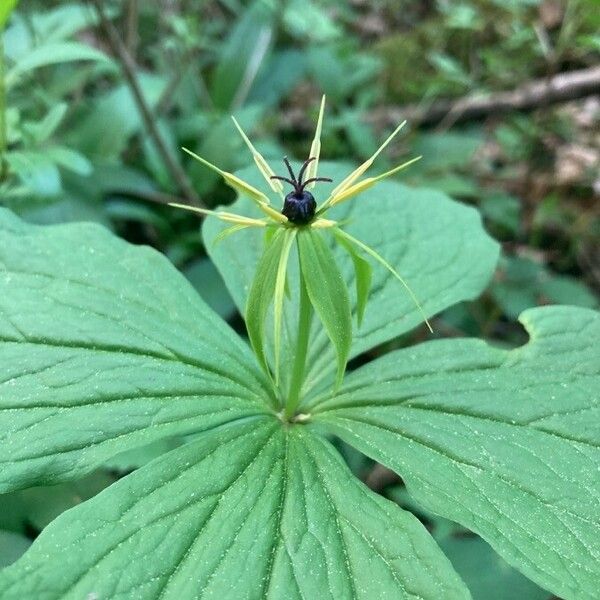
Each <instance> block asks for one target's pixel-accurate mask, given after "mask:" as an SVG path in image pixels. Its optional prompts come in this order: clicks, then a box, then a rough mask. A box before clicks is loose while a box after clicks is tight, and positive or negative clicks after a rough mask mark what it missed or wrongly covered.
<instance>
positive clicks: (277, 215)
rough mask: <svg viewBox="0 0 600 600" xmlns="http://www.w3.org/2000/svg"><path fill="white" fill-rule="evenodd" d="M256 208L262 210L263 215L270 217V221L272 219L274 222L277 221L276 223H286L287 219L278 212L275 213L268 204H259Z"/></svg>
mask: <svg viewBox="0 0 600 600" xmlns="http://www.w3.org/2000/svg"><path fill="white" fill-rule="evenodd" d="M258 208H260V210H262V211H263V212H264V213H265V215H267V217H270V218H271V219H273V220H274V221H277V222H278V223H283V224H285V223H287V222H288V218H287V217H286V216H285V215H282V214H281V213H280V212H278V211H276V210H275V209H274V208H271V207H270V206H269V205H268V204H264V203H259V204H258Z"/></svg>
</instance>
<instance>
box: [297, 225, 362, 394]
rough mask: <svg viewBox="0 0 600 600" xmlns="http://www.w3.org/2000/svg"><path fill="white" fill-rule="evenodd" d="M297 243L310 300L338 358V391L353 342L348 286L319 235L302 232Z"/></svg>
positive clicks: (308, 230) (306, 230)
mask: <svg viewBox="0 0 600 600" xmlns="http://www.w3.org/2000/svg"><path fill="white" fill-rule="evenodd" d="M297 240H298V252H299V255H300V269H301V272H302V277H303V278H304V282H305V285H306V291H307V292H308V297H309V299H310V302H311V304H312V306H313V308H314V309H315V312H316V313H317V315H318V317H319V319H320V321H321V323H323V326H324V327H325V331H326V332H327V336H328V337H329V339H330V340H331V343H332V344H333V346H334V348H335V351H336V354H337V362H338V370H337V379H336V387H339V385H340V384H341V381H342V377H343V375H344V370H345V368H346V363H347V362H348V356H349V354H350V345H351V342H352V313H351V310H350V299H349V298H348V290H347V289H346V282H345V281H344V278H343V276H342V274H341V272H340V269H339V267H338V265H337V263H336V262H335V257H334V256H333V253H332V252H331V250H330V249H329V246H328V245H327V243H326V242H325V241H324V239H323V234H322V233H321V232H320V231H318V230H315V229H310V228H306V229H303V230H301V231H299V232H298V236H297Z"/></svg>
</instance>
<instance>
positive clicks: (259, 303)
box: [245, 229, 286, 370]
mask: <svg viewBox="0 0 600 600" xmlns="http://www.w3.org/2000/svg"><path fill="white" fill-rule="evenodd" d="M285 243H286V236H285V235H284V232H283V230H281V229H279V230H277V231H276V232H275V235H274V236H273V237H272V238H270V239H269V240H268V242H267V244H266V247H265V249H264V253H263V255H262V256H261V257H260V259H259V260H258V264H257V266H256V274H255V276H254V279H253V280H252V286H251V287H250V292H249V294H248V302H247V306H246V311H245V313H246V329H247V330H248V337H249V338H250V343H251V344H252V348H254V352H255V353H256V356H257V358H258V360H259V362H260V363H261V365H262V366H263V368H264V369H265V370H268V363H267V357H266V353H265V344H264V338H265V321H266V319H267V313H268V311H269V307H270V306H271V302H272V300H273V295H274V294H275V282H276V280H277V269H278V267H279V259H280V257H281V254H282V252H283V248H284V246H285Z"/></svg>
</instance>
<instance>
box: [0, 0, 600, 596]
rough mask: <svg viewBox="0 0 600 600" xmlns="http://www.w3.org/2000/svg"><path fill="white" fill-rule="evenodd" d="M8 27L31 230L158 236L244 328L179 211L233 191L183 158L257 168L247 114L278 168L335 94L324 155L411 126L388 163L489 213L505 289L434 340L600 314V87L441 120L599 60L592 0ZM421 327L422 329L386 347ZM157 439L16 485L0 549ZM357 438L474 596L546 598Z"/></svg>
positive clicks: (196, 9)
mask: <svg viewBox="0 0 600 600" xmlns="http://www.w3.org/2000/svg"><path fill="white" fill-rule="evenodd" d="M0 27H1V28H3V29H4V32H3V52H2V53H1V54H2V64H1V65H0V66H1V72H0V75H1V77H0V81H1V84H2V85H1V86H0V152H1V159H0V204H2V205H5V206H7V207H9V208H11V209H12V210H13V211H15V212H16V213H18V214H19V215H20V216H22V217H23V218H25V219H27V220H29V221H31V222H36V223H59V222H68V221H80V220H88V221H89V220H91V221H97V222H99V223H102V224H103V225H105V226H106V227H108V228H110V229H112V230H113V231H114V232H115V233H116V234H117V235H120V236H122V237H124V238H125V239H127V240H129V241H131V242H133V243H143V244H149V245H151V246H154V247H155V248H157V249H158V250H160V251H161V252H163V253H164V254H165V255H166V256H168V257H169V259H170V260H171V261H172V262H173V263H174V264H175V266H176V267H178V268H179V269H180V270H181V271H182V272H183V273H184V274H185V275H186V276H187V277H188V279H189V280H190V282H191V283H192V284H193V285H194V286H195V287H196V288H197V289H198V291H199V293H200V294H202V295H203V296H204V298H205V299H206V300H207V301H208V302H209V303H210V304H211V306H213V308H215V309H216V310H217V312H218V313H219V314H220V315H222V316H223V317H224V318H226V319H228V320H229V321H230V322H231V323H232V325H233V326H234V327H236V328H237V329H238V330H239V331H241V332H243V324H242V322H241V319H240V317H239V315H237V314H236V311H235V307H234V305H233V303H232V301H231V299H230V298H229V295H228V293H227V291H226V290H225V288H224V286H223V283H222V281H221V279H220V276H219V274H218V273H217V271H216V269H215V268H214V267H213V266H212V264H211V263H210V262H209V261H208V260H207V259H206V253H205V251H204V249H203V246H202V240H201V237H200V233H199V222H198V220H197V219H195V218H194V217H193V216H190V215H189V214H188V213H185V212H182V211H176V210H174V209H170V208H168V207H165V206H164V204H165V203H166V202H168V201H171V200H175V199H179V201H184V202H189V203H193V204H198V205H203V206H207V207H213V206H217V205H219V204H223V203H228V202H230V201H231V200H233V193H232V192H231V190H230V189H229V188H227V187H225V186H224V185H223V184H222V183H221V181H220V180H219V179H218V178H217V177H215V176H214V174H213V173H212V172H209V171H208V170H206V169H204V168H202V167H201V166H200V165H198V163H194V162H191V161H190V160H189V159H188V157H187V156H186V155H184V154H183V153H182V152H181V151H180V149H179V148H180V147H181V146H186V147H188V148H190V149H192V150H193V151H195V152H197V153H198V154H200V155H202V156H204V157H206V158H207V159H208V160H210V161H211V162H214V163H216V164H218V165H219V166H221V167H222V168H224V169H226V170H230V171H232V170H235V169H237V168H240V167H243V166H246V165H248V164H249V163H250V162H251V156H250V155H249V153H248V152H247V149H246V148H245V147H244V146H243V144H242V142H241V140H240V138H239V136H238V135H237V134H236V132H235V130H234V128H233V125H232V122H231V120H230V115H231V114H235V116H236V118H237V119H238V120H239V122H240V123H241V125H242V127H244V129H246V131H248V132H249V133H250V134H251V135H252V137H253V139H254V140H255V144H256V146H257V147H258V149H259V150H260V151H261V152H262V153H263V154H264V155H265V156H266V157H267V158H270V159H272V160H273V162H275V161H279V160H280V159H281V157H282V156H283V155H284V154H286V153H287V154H290V155H293V156H296V157H304V156H306V155H307V152H308V149H309V145H310V141H311V139H312V137H311V134H312V128H313V126H314V125H313V124H314V119H315V117H316V111H317V107H318V102H319V100H320V96H321V94H322V93H326V94H327V97H328V113H327V117H326V119H325V123H324V130H323V150H322V154H323V155H324V156H326V157H327V158H328V159H344V160H351V161H354V162H358V161H360V160H361V159H364V158H366V157H368V156H369V155H370V154H371V153H372V152H373V151H374V149H375V148H376V147H377V146H378V141H380V140H382V139H383V138H384V136H385V135H386V133H389V131H390V130H391V129H392V128H393V126H394V124H395V122H396V121H395V118H394V117H395V116H396V115H402V114H406V115H408V116H409V118H410V116H412V117H413V118H412V119H410V123H409V125H410V127H409V128H407V129H406V130H408V132H407V133H405V134H404V135H403V136H402V138H401V141H400V142H398V143H396V144H395V147H394V148H393V149H391V150H390V151H389V152H388V156H387V157H386V158H382V159H381V160H380V164H379V165H378V166H377V168H379V169H381V170H384V169H386V168H389V167H390V166H392V165H393V164H394V163H397V162H399V161H400V160H401V159H402V158H403V157H406V156H409V155H415V154H423V156H424V158H423V160H422V161H421V162H419V163H417V164H416V165H415V166H414V167H411V169H410V170H408V171H406V172H403V173H402V180H403V181H404V182H405V183H408V184H409V185H415V186H428V187H435V188H437V189H441V190H443V191H445V192H447V193H448V194H449V195H451V196H452V197H454V198H456V199H457V200H459V201H462V202H465V203H468V204H472V205H475V206H477V207H478V208H479V210H480V211H481V213H482V215H483V218H484V221H485V225H486V227H487V229H488V230H489V231H490V233H491V234H492V235H493V236H494V237H496V239H498V240H499V241H501V242H502V245H503V255H502V259H501V262H500V264H499V267H498V270H497V273H496V276H495V278H494V281H493V282H492V284H491V285H490V287H489V289H488V291H487V292H486V293H485V294H484V295H483V296H482V297H481V298H480V299H478V300H476V301H474V302H468V303H463V304H461V305H458V306H455V307H453V308H451V309H449V310H447V311H446V312H445V313H443V314H442V315H439V316H438V317H437V318H436V319H435V320H434V329H435V330H436V335H437V336H440V337H447V336H465V335H467V336H480V337H485V338H488V339H490V340H492V341H493V342H494V343H497V344H511V345H514V344H519V343H523V342H525V341H526V338H525V335H524V333H523V330H522V329H521V327H520V326H519V325H518V324H515V319H516V318H517V316H518V315H519V313H520V312H521V311H522V310H523V309H525V308H528V307H530V306H534V305H539V304H548V303H568V304H576V305H580V306H587V307H597V306H598V292H599V290H600V243H599V240H600V210H599V204H598V197H599V196H600V85H598V87H597V88H596V89H595V90H594V89H593V86H592V88H591V89H590V88H588V89H586V90H584V91H580V92H575V93H573V94H572V95H571V96H572V97H571V98H569V99H568V101H564V102H561V103H552V104H550V103H547V102H545V101H544V100H543V98H542V100H540V101H539V102H538V103H537V104H538V105H536V103H533V105H532V106H529V107H528V110H526V111H524V110H506V107H505V108H504V109H502V110H497V111H496V110H489V111H487V113H485V114H479V115H475V116H473V118H469V115H468V114H467V113H465V114H461V113H460V111H459V112H456V111H451V112H450V113H447V114H445V115H442V116H441V117H431V115H429V116H427V115H428V110H429V109H430V108H431V107H433V106H434V104H435V103H436V101H439V99H440V98H443V99H447V100H449V101H450V106H452V102H460V101H461V99H463V98H465V97H469V96H472V95H473V94H477V93H479V94H485V95H488V96H489V97H490V98H492V99H493V98H494V97H495V96H496V95H497V94H500V93H502V92H506V91H510V90H515V89H516V90H519V89H521V87H522V86H527V85H528V84H529V83H530V82H532V81H534V80H542V81H543V80H546V81H549V80H550V78H553V77H560V76H561V75H563V74H569V73H575V72H582V73H583V72H591V71H593V70H594V69H598V67H599V64H600V61H599V57H600V10H599V4H598V2H597V0H459V1H450V0H421V1H408V0H349V1H345V2H340V1H338V0H286V1H281V2H278V1H276V0H253V1H244V0H145V1H141V0H119V1H117V0H115V1H112V2H111V1H105V2H101V1H95V0H89V1H82V2H69V1H60V0H21V1H20V2H17V1H15V0H2V2H0ZM599 81H600V80H599ZM457 106H458V105H457ZM406 130H405V131H406ZM399 201H401V199H399ZM431 218H432V219H435V214H432V215H431ZM426 338H427V335H426V332H425V330H424V329H419V330H417V331H415V332H413V333H412V334H410V335H409V336H405V337H404V338H402V339H399V340H396V341H395V342H393V343H392V344H388V345H387V346H386V348H384V349H377V350H376V351H375V353H378V352H381V351H382V350H387V349H389V348H390V347H399V346H403V345H406V344H410V343H415V342H416V341H421V340H423V339H426ZM364 359H365V360H368V359H369V357H364ZM361 360H362V359H361ZM176 443H177V441H173V440H171V441H169V442H165V444H167V446H169V447H170V445H171V444H176ZM167 446H165V447H167ZM161 448H162V446H156V447H152V448H149V449H144V450H143V451H140V452H139V453H137V454H136V453H134V454H133V455H128V456H126V457H122V458H123V459H122V460H121V457H120V458H119V459H118V460H115V462H114V464H111V465H108V466H107V468H106V469H104V470H102V471H101V472H98V473H96V474H93V475H91V476H90V477H89V478H87V479H86V480H84V481H82V482H78V483H77V484H65V485H63V486H58V487H57V488H53V489H51V490H48V489H44V490H39V489H36V490H26V491H25V492H21V493H18V494H15V495H11V496H10V497H4V499H3V500H4V502H3V505H4V506H5V510H3V511H1V512H2V516H1V517H0V528H1V529H3V530H4V532H3V533H1V534H0V548H2V550H1V554H2V555H1V556H0V561H4V563H8V562H10V561H11V560H14V558H15V556H17V555H18V554H19V553H20V552H22V550H23V549H24V547H26V545H27V544H28V539H31V538H33V537H35V535H36V534H37V532H39V530H41V528H43V527H44V526H45V524H46V523H47V522H48V520H49V519H50V518H52V517H53V516H55V515H56V514H58V513H60V512H61V511H62V510H64V509H65V508H67V507H68V506H71V505H73V504H74V503H76V502H80V501H82V500H83V499H85V498H87V497H89V496H91V495H93V494H94V493H96V492H97V491H98V490H99V489H102V488H103V487H104V486H105V485H106V484H107V483H108V482H110V481H112V480H114V478H116V477H118V476H119V475H120V474H122V473H123V472H126V471H127V470H130V469H132V468H136V467H137V466H139V464H143V462H145V461H146V460H149V458H150V457H152V456H155V455H156V454H159V453H160V451H161ZM162 449H164V448H162ZM341 450H342V451H343V452H344V453H345V455H346V457H347V459H348V461H349V463H350V464H351V466H352V468H353V469H354V470H355V472H357V473H358V474H359V475H361V476H363V478H364V479H365V480H367V482H368V483H369V485H371V486H372V487H373V488H374V489H377V491H379V492H381V493H384V494H385V495H387V496H388V497H390V498H392V499H394V500H395V501H397V502H399V503H400V504H401V505H402V506H404V507H405V508H407V509H409V510H414V511H415V512H416V514H418V515H419V516H420V518H422V519H423V520H424V522H425V523H426V524H427V525H428V527H430V529H431V530H432V531H433V532H434V534H435V535H436V538H437V539H438V540H440V544H441V545H442V546H443V547H444V549H445V550H446V551H447V552H448V553H449V556H450V557H451V559H452V560H453V562H454V563H455V565H456V567H457V568H458V569H459V571H460V572H461V574H462V575H463V576H464V577H465V579H466V580H467V582H468V583H469V585H471V587H472V589H473V590H474V596H475V597H476V598H486V599H493V598H515V597H519V598H547V597H548V594H546V593H545V592H542V591H540V590H539V589H537V588H536V587H535V586H534V585H533V584H530V583H529V582H527V580H525V579H524V578H522V577H521V576H520V575H518V574H517V573H516V572H515V571H514V570H512V569H510V568H509V567H508V566H507V565H506V564H504V563H502V561H501V560H500V559H499V558H498V557H497V556H496V555H495V554H494V553H493V552H492V551H491V549H489V547H487V546H486V545H485V543H484V542H483V541H482V540H479V539H478V538H476V537H474V536H472V535H469V534H468V532H465V531H464V530H460V528H458V527H457V526H455V525H453V524H448V523H446V522H443V521H442V520H440V519H438V518H437V517H435V516H433V515H424V514H422V513H421V512H419V510H418V509H417V508H416V507H413V506H412V505H411V503H410V499H409V498H408V497H407V496H406V494H405V490H404V488H403V487H402V485H401V482H398V480H397V478H393V477H392V478H390V481H389V482H388V480H387V479H386V474H385V473H383V477H380V475H382V474H381V473H380V472H379V471H378V468H377V467H375V468H374V467H373V465H371V464H370V463H369V461H367V460H366V459H365V458H364V457H362V456H361V455H359V454H357V453H355V452H353V451H352V450H351V449H349V448H346V447H341ZM387 476H389V473H388V474H387ZM372 480H373V481H372ZM6 507H8V508H6ZM515 590H518V591H516V592H515ZM513 592H515V593H513Z"/></svg>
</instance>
